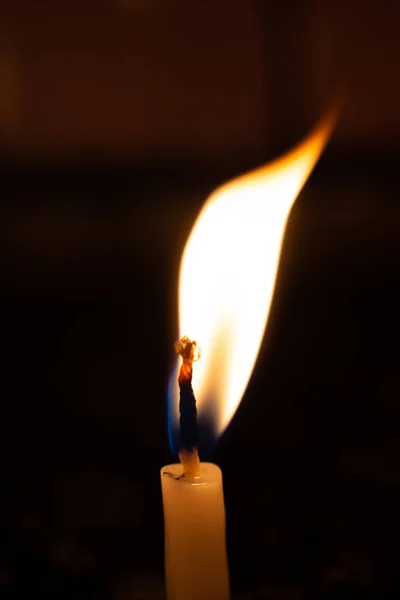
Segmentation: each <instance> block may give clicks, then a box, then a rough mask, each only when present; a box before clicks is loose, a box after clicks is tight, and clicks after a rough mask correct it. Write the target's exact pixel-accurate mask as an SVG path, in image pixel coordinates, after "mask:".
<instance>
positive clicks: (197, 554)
mask: <svg viewBox="0 0 400 600" xmlns="http://www.w3.org/2000/svg"><path fill="white" fill-rule="evenodd" d="M181 475H182V465H180V464H173V465H167V466H166V467H163V468H162V469H161V488H162V496H163V507H164V534H165V579H166V587H167V598H168V600H228V599H229V576H228V564H227V557H226V540H225V533H226V532H225V506H224V495H223V488H222V472H221V469H220V468H219V467H217V466H216V465H214V464H212V463H201V477H200V478H199V479H196V480H188V479H185V478H182V479H179V477H180V476H181Z"/></svg>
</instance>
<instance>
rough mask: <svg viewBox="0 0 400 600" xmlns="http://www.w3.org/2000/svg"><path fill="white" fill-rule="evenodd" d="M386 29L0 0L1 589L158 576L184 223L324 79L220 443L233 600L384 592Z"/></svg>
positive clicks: (392, 27) (388, 373) (390, 441)
mask: <svg viewBox="0 0 400 600" xmlns="http://www.w3.org/2000/svg"><path fill="white" fill-rule="evenodd" d="M398 32H399V8H398V3H397V2H394V1H390V2H389V1H388V0H381V1H380V2H377V1H375V0H374V1H371V2H369V3H365V2H361V1H360V0H347V1H346V2H345V1H342V0H339V1H335V2H333V1H331V0H326V1H324V2H317V0H300V1H298V2H296V3H294V2H289V1H288V0H280V1H279V2H278V1H276V2H272V1H270V0H267V1H264V2H263V1H262V0H216V1H214V2H210V1H205V0H202V1H200V0H191V1H190V2H183V1H181V0H169V1H168V2H166V1H165V0H164V1H161V0H98V1H97V2H94V1H90V0H83V1H82V0H81V1H79V2H78V1H75V0H70V1H69V2H50V1H43V2H40V3H38V2H30V1H28V0H19V1H18V2H15V1H11V0H1V2H0V181H1V205H0V242H1V253H0V274H1V304H2V306H1V313H0V314H1V332H2V341H3V352H2V356H3V359H2V378H1V382H2V387H1V389H2V403H1V407H2V418H1V420H0V432H1V435H0V440H1V452H2V475H1V478H0V524H1V527H2V530H1V531H2V535H1V545H0V561H1V562H0V590H1V593H2V594H3V596H4V597H8V598H16V597H24V598H34V597H39V595H40V597H41V598H80V597H85V598H89V597H90V598H103V597H104V598H106V597H107V598H115V599H116V600H125V599H128V598H129V599H131V600H133V599H139V598H143V599H147V598H155V599H156V598H162V593H163V592H162V589H163V585H162V576H163V573H162V569H163V555H162V553H163V537H162V533H163V532H162V527H163V524H162V510H161V497H160V490H159V469H160V467H161V466H162V465H163V464H165V463H168V462H169V461H170V460H171V456H170V454H169V449H168V445H167V436H166V423H165V402H166V387H167V380H168V376H169V371H170V366H171V361H172V360H173V351H172V347H173V346H172V344H173V342H174V340H175V337H176V312H177V307H176V290H177V276H178V268H179V261H180V256H181V253H182V249H183V247H184V244H185V240H186V237H187V235H188V232H189V231H190V229H191V227H192V224H193V222H194V219H195V218H196V215H197V213H198V211H199V209H200V207H201V206H202V203H203V202H204V200H205V198H206V197H207V194H208V193H209V192H210V191H211V190H212V189H213V188H214V187H215V186H216V185H218V184H219V183H221V182H222V181H225V180H226V179H228V178H230V177H232V176H234V175H236V174H238V173H240V172H243V171H245V170H247V169H250V168H252V167H254V166H256V165H258V164H260V163H262V162H265V161H267V160H269V159H271V158H273V157H274V156H276V155H277V154H278V153H279V152H282V151H284V150H285V149H287V148H289V147H290V146H291V145H292V144H294V143H295V142H297V141H298V140H299V139H300V138H301V137H302V136H303V135H305V134H306V133H307V131H308V130H309V129H310V127H311V126H312V125H313V124H314V123H315V121H316V120H317V118H318V117H319V116H320V114H321V113H322V112H323V110H324V109H325V108H326V106H327V104H328V103H329V101H330V100H331V99H332V97H333V96H334V95H335V94H336V92H337V90H338V89H342V90H344V91H345V97H346V101H345V105H344V109H343V114H342V118H341V121H340V124H339V126H338V128H337V130H336V132H335V135H334V137H333V139H332V141H331V143H330V145H329V148H328V150H327V151H326V153H325V154H324V156H323V158H322V159H321V161H320V163H319V164H318V166H317V168H316V170H315V172H314V174H313V175H312V177H311V179H310V181H309V182H308V184H307V185H306V187H305V188H304V190H303V192H302V193H301V195H300V197H299V200H298V202H297V203H296V205H295V208H294V210H293V212H292V215H291V218H290V221H289V226H288V230H287V235H286V238H285V243H284V248H283V254H282V260H281V267H280V272H279V278H278V283H277V288H276V294H275V299H274V304H273V309H272V312H271V317H270V321H269V325H268V331H267V334H266V338H265V340H264V343H263V346H262V350H261V354H260V357H259V361H258V363H257V367H256V369H255V372H254V375H253V377H252V380H251V383H250V385H249V387H248V390H247V392H246V395H245V398H244V399H243V402H242V405H241V407H240V409H239V411H238V414H237V416H236V418H235V419H234V421H233V423H232V425H231V427H230V428H229V430H228V432H227V433H226V435H225V436H224V438H223V439H222V440H221V443H220V445H219V446H218V448H217V449H216V451H215V453H214V455H213V456H212V457H211V459H212V460H214V461H215V462H217V463H218V464H220V465H221V467H222V468H223V470H224V478H225V495H226V507H227V526H228V552H229V561H230V566H231V573H232V588H233V592H234V597H237V598H243V599H246V598H260V599H261V598H269V599H276V598H291V599H294V598H295V599H309V598H344V597H352V598H356V597H360V598H361V597H362V598H366V597H371V598H375V597H376V598H378V597H379V598H386V597H398V592H399V588H400V586H399V583H400V582H399V574H400V555H399V551H398V545H399V544H398V540H399V536H400V527H399V519H398V507H399V501H400V435H399V427H398V423H399V416H400V415H399V411H400V408H399V386H400V375H399V371H398V362H399V352H398V337H399V320H398V310H399V299H400V292H399V286H398V269H399V259H400V243H399V224H400V204H399V190H400V179H399V177H400V176H399V169H398V164H399V163H398V159H399V149H400V109H399V106H400V79H399V76H398V70H399V61H400V38H399V34H398ZM391 595H392V596H391ZM3 596H2V597H3Z"/></svg>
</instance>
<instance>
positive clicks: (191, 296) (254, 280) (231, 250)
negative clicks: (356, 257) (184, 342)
mask: <svg viewBox="0 0 400 600" xmlns="http://www.w3.org/2000/svg"><path fill="white" fill-rule="evenodd" d="M335 121H336V111H334V110H332V111H330V112H329V113H328V114H327V115H326V116H325V117H324V118H323V119H322V121H321V122H320V123H319V124H318V125H317V127H316V128H315V129H314V130H313V131H312V132H311V133H310V134H309V136H308V137H307V138H306V139H305V140H304V141H303V142H301V143H300V144H299V145H298V146H296V147H295V148H293V149H292V150H291V151H290V152H288V153H287V154H286V155H284V156H283V157H281V158H279V159H277V160H275V161H274V162H271V163H269V164H267V165H265V166H263V167H260V168H258V169H256V170H254V171H251V172H250V173H247V174H246V175H243V176H241V177H238V178H237V179H234V180H233V181H230V182H229V183H226V184H225V185H223V186H221V187H220V188H218V189H217V190H216V191H214V192H213V193H212V194H211V196H210V197H209V198H208V200H207V202H206V204H205V205H204V207H203V209H202V211H201V213H200V215H199V217H198V219H197V221H196V223H195V225H194V227H193V229H192V231H191V233H190V236H189V239H188V241H187V244H186V247H185V250H184V253H183V257H182V263H181V269H180V281H179V332H180V337H182V336H184V335H187V336H189V337H190V338H191V339H194V340H196V341H197V343H198V344H199V346H200V348H201V359H200V360H199V361H198V362H197V363H196V364H195V368H194V372H193V389H194V392H195V395H196V399H197V408H198V419H199V425H201V423H202V422H207V420H209V419H210V417H212V429H213V434H212V436H213V437H214V438H216V437H218V436H219V435H221V433H222V432H223V431H224V429H225V428H226V427H227V425H228V424H229V422H230V420H231V418H232V417H233V415H234V413H235V411H236V409H237V407H238V405H239V403H240V401H241V398H242V396H243V394H244V392H245V390H246V386H247V384H248V381H249V379H250V376H251V373H252V370H253V368H254V364H255V362H256V359H257V355H258V352H259V349H260V346H261V342H262V339H263V335H264V331H265V328H266V324H267V319H268V314H269V310H270V306H271V301H272V296H273V291H274V285H275V279H276V275H277V270H278V263H279V255H280V250H281V246H282V240H283V236H284V231H285V226H286V221H287V218H288V215H289V212H290V210H291V208H292V206H293V203H294V201H295V199H296V197H297V196H298V194H299V192H300V190H301V189H302V187H303V185H304V184H305V182H306V180H307V178H308V176H309V175H310V173H311V171H312V169H313V167H314V165H315V164H316V162H317V160H318V158H319V156H320V154H321V152H322V151H323V149H324V147H325V145H326V143H327V141H328V139H329V137H330V134H331V132H332V129H333V126H334V123H335ZM178 362H179V361H178ZM177 369H178V365H177ZM169 397H170V398H169V399H170V402H169V420H170V431H169V433H170V442H171V446H172V448H173V450H174V451H176V443H175V442H174V439H173V437H174V434H173V430H174V429H175V432H176V428H177V424H178V419H179V389H178V384H177V372H175V373H174V374H173V376H172V378H171V384H170V390H169ZM200 433H201V432H200ZM200 449H201V444H200Z"/></svg>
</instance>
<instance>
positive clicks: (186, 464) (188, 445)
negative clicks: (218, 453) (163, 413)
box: [175, 336, 200, 479]
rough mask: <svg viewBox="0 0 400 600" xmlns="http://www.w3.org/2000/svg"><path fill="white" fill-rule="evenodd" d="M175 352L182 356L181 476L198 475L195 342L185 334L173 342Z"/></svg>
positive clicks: (196, 354) (198, 353) (179, 379)
mask: <svg viewBox="0 0 400 600" xmlns="http://www.w3.org/2000/svg"><path fill="white" fill-rule="evenodd" d="M175 352H176V353H177V354H180V355H181V356H182V365H181V368H180V371H179V377H178V383H179V390H180V402H179V411H180V438H181V444H180V451H179V453H178V456H179V460H180V461H181V464H182V466H183V476H184V477H190V478H193V479H197V478H198V477H200V459H199V451H198V448H197V409H196V398H195V396H194V392H193V388H192V374H193V363H194V362H196V361H197V360H198V359H199V358H200V349H199V347H198V345H197V343H196V342H195V341H193V340H190V339H189V338H188V337H187V336H185V337H183V338H182V339H181V340H179V341H178V342H175Z"/></svg>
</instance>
